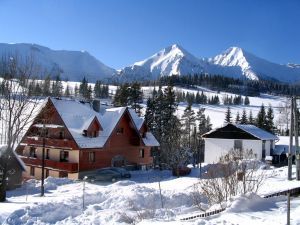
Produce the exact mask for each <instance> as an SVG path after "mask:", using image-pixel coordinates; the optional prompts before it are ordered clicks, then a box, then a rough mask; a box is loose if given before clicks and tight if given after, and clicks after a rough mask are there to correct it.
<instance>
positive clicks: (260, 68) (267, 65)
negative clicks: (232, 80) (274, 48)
mask: <svg viewBox="0 0 300 225" xmlns="http://www.w3.org/2000/svg"><path fill="white" fill-rule="evenodd" d="M210 62H211V63H214V64H217V65H220V66H224V67H227V66H229V67H238V68H240V72H241V73H242V75H244V76H245V77H246V78H248V79H250V80H260V79H267V80H268V79H269V80H278V81H282V82H288V83H292V82H295V81H299V80H300V68H299V66H297V65H296V64H288V65H279V64H276V63H271V62H269V61H267V60H265V59H262V58H259V57H257V56H255V55H253V54H251V53H249V52H247V51H245V50H243V49H241V48H239V47H231V48H229V49H227V50H226V51H225V52H223V53H222V54H220V55H217V56H215V57H214V58H213V59H211V60H210Z"/></svg>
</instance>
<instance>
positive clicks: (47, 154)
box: [46, 149, 50, 159]
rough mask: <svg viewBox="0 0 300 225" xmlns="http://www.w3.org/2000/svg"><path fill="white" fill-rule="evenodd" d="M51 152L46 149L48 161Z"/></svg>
mask: <svg viewBox="0 0 300 225" xmlns="http://www.w3.org/2000/svg"><path fill="white" fill-rule="evenodd" d="M49 152H50V149H46V159H49V158H50V157H49Z"/></svg>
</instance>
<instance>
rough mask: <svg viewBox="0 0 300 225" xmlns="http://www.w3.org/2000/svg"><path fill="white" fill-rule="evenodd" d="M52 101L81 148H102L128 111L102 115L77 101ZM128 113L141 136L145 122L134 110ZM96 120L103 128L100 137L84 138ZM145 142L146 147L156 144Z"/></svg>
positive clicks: (114, 110) (108, 112) (121, 110)
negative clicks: (86, 130) (84, 133)
mask: <svg viewBox="0 0 300 225" xmlns="http://www.w3.org/2000/svg"><path fill="white" fill-rule="evenodd" d="M51 101H52V103H53V105H54V107H55V108H56V110H57V112H58V113H59V115H60V117H61V118H62V120H63V121H64V123H65V125H66V127H67V129H68V130H69V131H70V133H71V135H72V136H73V138H74V140H75V142H76V143H77V145H78V146H79V147H80V148H102V147H103V146H104V145H105V143H106V142H107V140H108V139H109V137H110V136H111V134H112V132H113V130H114V129H115V127H116V126H117V124H118V122H119V120H120V119H121V117H122V116H123V114H124V113H125V112H126V110H127V107H116V108H110V109H106V110H105V111H104V112H103V113H102V114H101V113H98V112H96V111H94V110H93V109H92V108H91V106H90V105H89V104H86V103H81V102H78V101H75V100H66V99H55V98H51ZM128 112H129V115H130V118H131V119H132V121H133V123H134V125H135V128H136V129H137V134H138V135H139V132H138V131H139V129H140V127H141V126H142V124H143V121H144V120H143V119H142V118H140V117H138V116H137V114H136V113H135V112H134V111H133V110H131V109H128ZM95 118H96V119H97V120H98V121H99V123H100V126H101V127H102V131H101V132H100V134H99V136H98V137H85V136H83V135H82V132H83V130H85V129H86V128H87V127H89V125H90V123H91V122H92V121H93V120H94V119H95ZM146 138H147V137H146ZM150 138H151V140H152V139H153V138H152V137H150V136H149V139H150ZM143 142H144V144H145V145H146V146H152V145H147V144H151V143H154V141H153V140H152V141H148V142H147V140H144V138H143ZM146 143H147V144H146ZM155 144H157V143H155ZM155 146H156V145H155Z"/></svg>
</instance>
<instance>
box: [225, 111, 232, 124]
mask: <svg viewBox="0 0 300 225" xmlns="http://www.w3.org/2000/svg"><path fill="white" fill-rule="evenodd" d="M231 119H232V116H231V110H230V107H227V111H226V113H225V121H224V122H225V123H231V122H232V121H231Z"/></svg>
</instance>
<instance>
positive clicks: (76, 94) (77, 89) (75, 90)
mask: <svg viewBox="0 0 300 225" xmlns="http://www.w3.org/2000/svg"><path fill="white" fill-rule="evenodd" d="M74 96H75V97H78V96H79V88H78V86H77V84H75V87H74Z"/></svg>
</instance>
